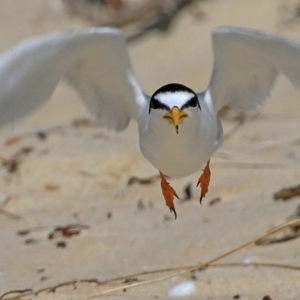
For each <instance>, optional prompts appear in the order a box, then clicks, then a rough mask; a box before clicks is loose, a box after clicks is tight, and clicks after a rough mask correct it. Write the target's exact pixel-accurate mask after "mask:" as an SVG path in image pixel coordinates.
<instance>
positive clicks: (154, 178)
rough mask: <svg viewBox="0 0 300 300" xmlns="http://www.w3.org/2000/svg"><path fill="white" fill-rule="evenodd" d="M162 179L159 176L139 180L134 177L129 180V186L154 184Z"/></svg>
mask: <svg viewBox="0 0 300 300" xmlns="http://www.w3.org/2000/svg"><path fill="white" fill-rule="evenodd" d="M159 179H160V176H159V175H154V176H151V177H148V178H139V177H136V176H132V177H130V178H129V179H128V181H127V185H133V184H134V183H138V184H152V183H154V182H156V181H157V180H159Z"/></svg>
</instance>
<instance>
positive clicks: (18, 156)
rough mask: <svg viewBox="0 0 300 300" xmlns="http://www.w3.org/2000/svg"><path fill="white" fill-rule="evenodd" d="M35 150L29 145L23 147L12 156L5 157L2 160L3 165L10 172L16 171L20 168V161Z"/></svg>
mask: <svg viewBox="0 0 300 300" xmlns="http://www.w3.org/2000/svg"><path fill="white" fill-rule="evenodd" d="M33 150H34V148H33V147H30V146H27V147H22V148H21V149H20V150H18V151H17V152H16V153H15V154H14V155H12V156H11V157H10V158H7V159H6V158H3V157H1V160H2V166H3V167H4V168H5V169H6V171H7V172H9V173H16V172H17V171H18V170H19V166H20V163H21V162H22V161H23V160H24V159H25V157H26V156H27V155H28V154H29V153H30V152H32V151H33Z"/></svg>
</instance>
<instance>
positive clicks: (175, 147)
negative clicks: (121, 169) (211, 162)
mask: <svg viewBox="0 0 300 300" xmlns="http://www.w3.org/2000/svg"><path fill="white" fill-rule="evenodd" d="M189 133H190V132H189ZM189 133H185V132H184V130H181V132H180V131H179V133H178V134H176V132H175V130H174V128H172V130H171V131H170V132H167V133H166V132H164V131H162V132H160V134H159V135H157V134H152V135H151V133H150V134H149V135H148V136H147V137H145V138H142V139H140V147H141V151H142V153H143V155H144V156H145V158H146V159H147V160H149V162H150V163H151V164H152V165H153V166H154V167H155V168H157V169H158V170H159V171H161V172H162V173H163V174H165V175H168V176H170V177H184V176H188V175H190V174H193V173H195V172H197V171H199V170H200V169H201V168H202V167H203V165H204V164H205V163H206V162H207V160H208V159H209V158H210V157H211V155H212V154H213V153H214V152H215V150H216V149H217V145H216V143H215V141H214V139H213V138H212V136H210V135H207V136H206V135H205V133H203V132H202V133H201V134H199V133H198V132H197V133H195V134H189Z"/></svg>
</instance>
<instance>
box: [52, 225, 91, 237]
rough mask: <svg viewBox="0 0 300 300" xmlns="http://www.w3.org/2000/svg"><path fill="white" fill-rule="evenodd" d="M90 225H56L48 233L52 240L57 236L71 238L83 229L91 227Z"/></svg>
mask: <svg viewBox="0 0 300 300" xmlns="http://www.w3.org/2000/svg"><path fill="white" fill-rule="evenodd" d="M89 228H90V226H88V225H81V224H69V225H66V226H56V227H55V228H54V229H53V231H51V232H50V233H49V235H48V239H49V240H52V239H54V238H56V237H64V238H70V237H72V236H74V235H78V234H80V233H81V231H82V230H83V229H89Z"/></svg>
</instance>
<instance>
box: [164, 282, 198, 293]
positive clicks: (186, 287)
mask: <svg viewBox="0 0 300 300" xmlns="http://www.w3.org/2000/svg"><path fill="white" fill-rule="evenodd" d="M195 290H196V286H195V283H194V282H193V281H191V280H188V281H185V282H182V283H180V284H178V285H175V286H174V287H172V288H171V289H170V290H169V292H168V295H169V296H170V297H185V296H190V295H191V294H193V293H194V292H195Z"/></svg>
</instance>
